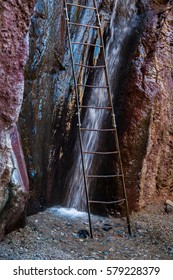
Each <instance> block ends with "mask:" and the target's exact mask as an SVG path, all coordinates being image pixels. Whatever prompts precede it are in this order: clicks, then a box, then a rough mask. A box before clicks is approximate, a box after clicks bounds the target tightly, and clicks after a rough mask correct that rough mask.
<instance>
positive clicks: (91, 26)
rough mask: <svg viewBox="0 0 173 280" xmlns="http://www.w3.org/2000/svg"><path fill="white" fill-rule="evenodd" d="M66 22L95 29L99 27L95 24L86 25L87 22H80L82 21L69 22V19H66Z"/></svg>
mask: <svg viewBox="0 0 173 280" xmlns="http://www.w3.org/2000/svg"><path fill="white" fill-rule="evenodd" d="M67 22H68V24H71V25H77V26H83V27H89V28H95V29H99V28H100V27H99V26H95V25H87V24H82V23H75V22H71V21H67Z"/></svg>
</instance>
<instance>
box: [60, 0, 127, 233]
mask: <svg viewBox="0 0 173 280" xmlns="http://www.w3.org/2000/svg"><path fill="white" fill-rule="evenodd" d="M74 2H75V0H72V2H71V3H70V2H67V0H64V5H65V8H64V10H65V14H66V22H67V34H68V40H69V46H70V55H71V62H72V71H73V78H74V88H75V93H76V100H77V101H76V102H77V110H78V113H77V115H78V129H79V142H80V150H81V158H82V170H83V178H84V188H85V194H86V205H87V212H88V219H89V230H90V236H91V238H93V233H92V223H91V213H90V204H91V203H94V204H105V205H106V204H119V203H125V206H126V218H127V227H128V232H129V234H131V227H130V218H129V209H128V201H127V195H126V187H125V179H124V173H123V167H122V160H121V153H120V148H119V141H118V134H117V127H116V121H115V114H114V109H113V102H112V95H111V89H110V83H109V77H108V71H107V66H106V58H105V50H104V41H103V35H102V29H101V22H100V17H99V13H98V9H97V3H96V0H92V5H90V6H86V5H79V4H77V3H74ZM72 7H73V8H75V7H76V9H79V8H80V9H89V10H91V12H92V13H95V15H96V22H97V23H96V25H88V24H81V23H78V22H71V21H70V18H69V11H70V8H72ZM72 25H73V26H77V27H78V28H83V29H84V32H85V30H86V28H87V29H95V30H97V32H98V38H99V41H100V43H99V44H89V43H86V42H83V43H82V42H75V41H72V39H71V37H72V36H71V30H70V29H71V26H72ZM73 45H85V46H87V47H90V46H92V47H96V48H100V54H101V55H102V56H103V65H84V64H81V63H78V62H75V59H74V53H73ZM75 66H79V67H84V68H85V69H98V68H103V69H104V73H105V81H106V84H105V85H104V86H100V85H98V86H92V85H87V84H81V83H78V82H77V74H76V71H75ZM87 87H90V88H102V89H104V90H106V92H107V94H108V100H109V106H102V107H97V106H84V105H82V104H80V98H79V91H80V90H81V88H84V89H85V88H87ZM82 108H85V110H90V109H95V110H108V111H109V112H110V114H111V122H112V127H111V128H107V129H103V128H99V129H95V128H92V127H91V128H89V127H83V126H82V122H81V116H80V110H81V109H82ZM84 131H89V132H91V131H92V132H99V133H102V132H106V133H110V132H112V133H113V134H114V143H115V150H114V151H110V152H102V151H84V149H83V141H82V133H83V132H84ZM86 154H92V155H100V156H102V155H107V156H109V155H112V154H117V156H118V164H119V170H120V172H119V173H118V174H112V175H97V174H96V175H92V174H87V173H86V168H85V155H86ZM114 177H119V178H120V179H121V181H122V188H123V190H122V191H123V197H122V199H118V200H114V201H97V200H90V198H89V192H88V187H87V182H88V180H89V179H90V178H103V179H104V178H114Z"/></svg>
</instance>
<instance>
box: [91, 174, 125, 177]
mask: <svg viewBox="0 0 173 280" xmlns="http://www.w3.org/2000/svg"><path fill="white" fill-rule="evenodd" d="M122 176H123V175H122V174H119V175H86V178H114V177H122Z"/></svg>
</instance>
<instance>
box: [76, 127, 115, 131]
mask: <svg viewBox="0 0 173 280" xmlns="http://www.w3.org/2000/svg"><path fill="white" fill-rule="evenodd" d="M80 130H83V131H98V132H111V131H115V130H116V128H108V129H95V128H84V127H80Z"/></svg>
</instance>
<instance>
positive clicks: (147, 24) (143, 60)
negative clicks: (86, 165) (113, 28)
mask: <svg viewBox="0 0 173 280" xmlns="http://www.w3.org/2000/svg"><path fill="white" fill-rule="evenodd" d="M142 2H143V7H141V8H142V10H143V13H144V18H145V20H144V28H143V32H142V36H141V38H140V41H139V44H138V46H137V48H136V51H135V54H134V58H133V59H132V61H131V64H130V65H129V70H128V79H127V80H126V83H125V91H126V92H125V99H124V104H123V111H124V112H125V116H126V117H125V119H124V131H123V133H122V142H121V144H122V152H123V161H124V169H125V174H126V175H127V180H126V182H127V186H128V194H129V202H130V207H131V208H135V207H136V208H138V207H142V206H145V205H146V204H150V203H152V202H153V200H155V199H156V200H158V199H163V200H164V199H165V198H166V197H171V196H172V191H173V173H172V172H173V171H172V170H173V145H172V122H173V116H172V108H173V97H172V86H173V76H172V55H173V45H172V41H173V33H172V25H173V21H172V20H173V7H172V1H142ZM159 3H160V4H159ZM122 130H123V129H122Z"/></svg>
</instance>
